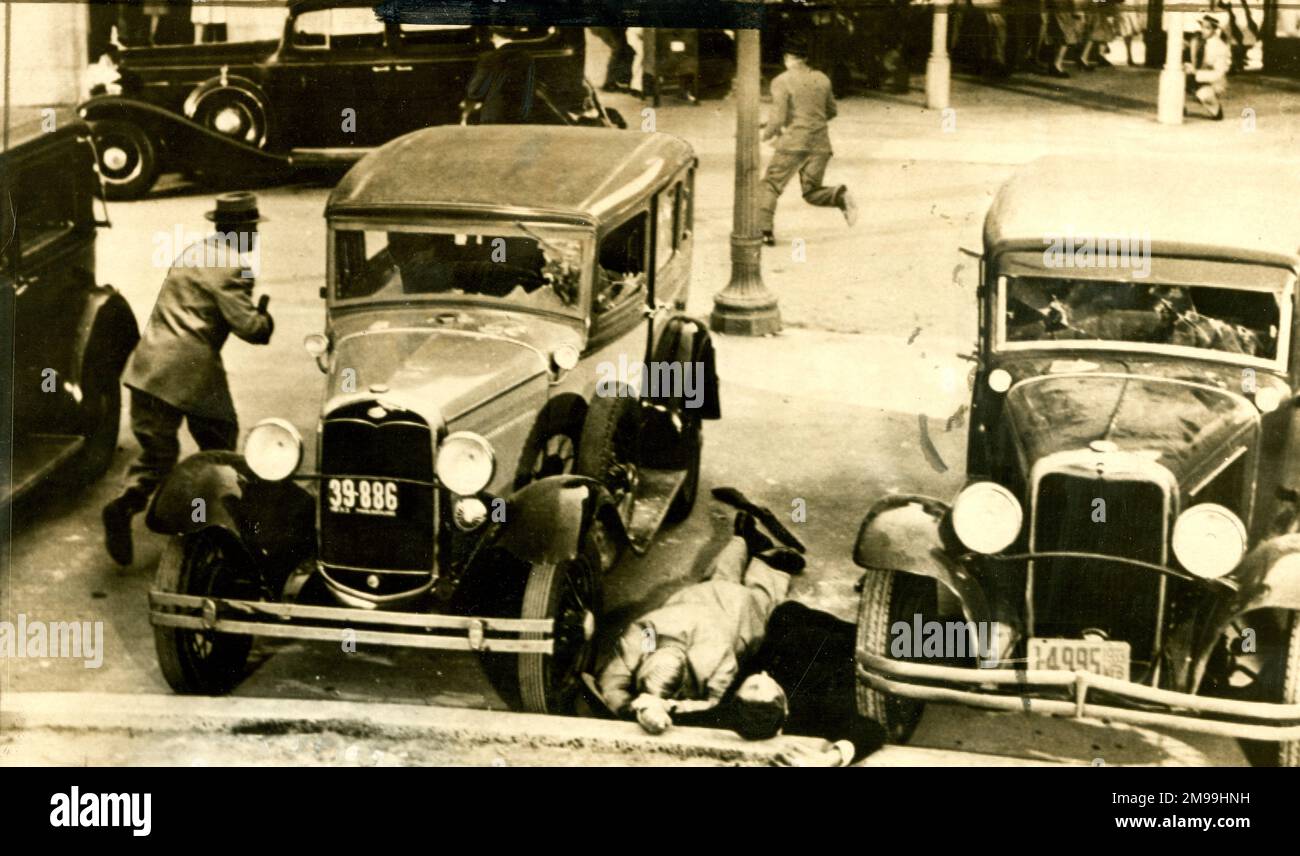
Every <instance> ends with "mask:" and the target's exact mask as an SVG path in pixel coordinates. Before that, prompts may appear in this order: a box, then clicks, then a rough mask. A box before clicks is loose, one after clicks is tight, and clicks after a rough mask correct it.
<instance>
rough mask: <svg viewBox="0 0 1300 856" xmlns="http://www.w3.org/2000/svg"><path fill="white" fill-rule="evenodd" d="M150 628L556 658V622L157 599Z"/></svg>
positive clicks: (152, 601)
mask: <svg viewBox="0 0 1300 856" xmlns="http://www.w3.org/2000/svg"><path fill="white" fill-rule="evenodd" d="M149 620H150V621H151V622H152V623H153V625H154V626H155V627H179V628H184V629H186V630H206V631H211V632H215V633H233V634H242V635H247V636H275V637H279V638H283V639H307V640H314V641H320V642H336V643H337V642H356V643H357V644H367V645H392V646H396V647H403V648H434V649H439V650H446V651H491V652H503V653H512V654H550V653H553V642H552V639H551V633H552V629H553V628H552V624H553V622H552V621H551V619H549V618H544V619H524V618H475V617H472V616H460V615H431V614H426V613H417V612H383V611H379V610H365V609H350V608H347V607H331V606H307V605H303V604H296V603H271V602H267V601H252V600H232V599H227V598H211V597H200V596H198V595H186V594H172V593H169V592H158V591H151V592H150V593H149ZM375 625H378V627H374V626H375ZM372 628H373V629H372ZM397 628H400V629H397ZM498 634H509V635H507V636H503V635H498ZM524 637H530V638H524Z"/></svg>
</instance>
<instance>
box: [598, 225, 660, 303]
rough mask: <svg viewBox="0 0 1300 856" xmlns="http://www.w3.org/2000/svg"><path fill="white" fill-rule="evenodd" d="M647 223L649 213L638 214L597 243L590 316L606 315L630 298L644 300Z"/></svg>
mask: <svg viewBox="0 0 1300 856" xmlns="http://www.w3.org/2000/svg"><path fill="white" fill-rule="evenodd" d="M649 222H650V215H649V213H648V212H645V211H642V212H641V213H640V214H637V215H636V216H635V217H633V218H632V219H631V220H628V221H627V222H626V223H624V224H623V225H621V226H619V227H618V228H617V229H615V230H614V231H612V232H610V233H609V234H608V235H606V236H605V240H603V241H601V242H600V258H599V261H598V262H597V264H596V281H595V284H594V287H593V288H592V304H591V311H592V314H593V315H600V314H602V313H605V312H608V311H609V310H611V309H613V308H614V307H616V306H620V305H622V304H624V303H625V302H627V301H628V300H632V299H634V298H636V299H644V297H645V283H646V256H645V254H646V235H647V230H648V224H649Z"/></svg>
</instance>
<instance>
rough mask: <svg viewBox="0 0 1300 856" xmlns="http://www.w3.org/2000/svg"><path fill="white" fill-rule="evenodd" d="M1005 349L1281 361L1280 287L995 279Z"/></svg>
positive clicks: (1283, 319) (1285, 318) (1283, 299)
mask: <svg viewBox="0 0 1300 856" xmlns="http://www.w3.org/2000/svg"><path fill="white" fill-rule="evenodd" d="M998 284H999V294H998V298H999V300H998V305H999V311H1000V313H1001V314H1000V323H999V337H998V338H999V339H1000V341H1001V343H1002V347H1003V348H1004V349H1009V350H1015V349H1018V348H1037V347H1046V348H1050V347H1076V348H1077V347H1098V348H1103V349H1110V350H1115V349H1133V350H1167V349H1179V350H1188V349H1190V350H1199V351H1216V352H1219V353H1220V354H1225V355H1231V356H1230V357H1229V359H1231V360H1233V361H1235V362H1243V363H1256V362H1259V363H1266V364H1270V365H1271V364H1276V363H1280V362H1282V361H1283V360H1284V358H1285V341H1284V340H1285V337H1286V333H1287V332H1289V327H1288V325H1289V324H1290V311H1289V309H1288V307H1289V301H1290V291H1291V288H1290V285H1289V284H1288V286H1287V287H1286V288H1285V289H1282V290H1277V291H1275V290H1270V289H1264V288H1260V289H1249V290H1248V289H1243V288H1230V287H1224V286H1198V285H1174V284H1167V283H1162V284H1161V283H1139V282H1132V281H1108V280H1102V279H1094V278H1088V279H1066V278H1061V277H1048V276H1015V277H1001V278H1000V279H999V280H998Z"/></svg>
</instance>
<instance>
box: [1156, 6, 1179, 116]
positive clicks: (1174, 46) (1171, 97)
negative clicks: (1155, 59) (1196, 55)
mask: <svg viewBox="0 0 1300 856" xmlns="http://www.w3.org/2000/svg"><path fill="white" fill-rule="evenodd" d="M1169 5H1170V6H1171V7H1173V8H1175V9H1176V8H1178V7H1177V6H1175V5H1174V4H1173V3H1171V4H1169ZM1165 23H1166V25H1167V30H1166V31H1165V67H1164V68H1162V69H1161V70H1160V94H1159V100H1158V101H1157V102H1156V121H1157V122H1159V123H1160V124H1162V125H1181V124H1182V123H1183V99H1184V98H1185V97H1186V92H1185V91H1184V89H1183V87H1184V86H1185V83H1184V78H1183V13H1182V12H1181V11H1175V12H1166V13H1165Z"/></svg>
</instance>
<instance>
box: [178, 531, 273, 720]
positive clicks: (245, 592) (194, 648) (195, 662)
mask: <svg viewBox="0 0 1300 856" xmlns="http://www.w3.org/2000/svg"><path fill="white" fill-rule="evenodd" d="M252 576H253V571H252V569H251V568H250V567H248V562H247V559H246V557H244V556H243V555H242V553H241V551H240V550H239V548H238V547H237V546H236V545H235V544H234V543H233V541H232V539H231V538H230V536H229V535H226V534H225V533H223V532H221V531H220V530H216V529H208V530H205V531H203V532H198V533H196V534H193V535H187V536H180V535H177V536H174V537H173V538H172V539H171V540H170V541H169V542H167V546H166V547H165V548H164V549H163V553H162V557H161V558H160V559H159V560H158V575H157V582H156V587H157V588H158V590H159V591H164V592H179V593H181V594H192V595H211V596H215V597H244V598H253V599H256V596H257V585H256V583H255V582H254V581H253V579H252ZM153 634H154V647H155V648H156V649H157V652H158V665H159V667H161V669H162V673H163V677H164V678H166V679H167V683H168V684H169V685H170V686H171V688H172V689H173V690H175V691H176V692H178V693H181V694H184V695H224V694H225V693H228V692H230V691H231V690H232V689H234V688H235V686H236V685H237V684H238V683H239V682H240V681H241V680H243V677H244V667H245V665H246V664H247V662H248V654H249V652H250V651H251V650H252V647H253V637H251V636H236V635H232V634H228V633H211V632H207V631H201V630H189V629H185V628H179V627H154V629H153Z"/></svg>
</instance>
